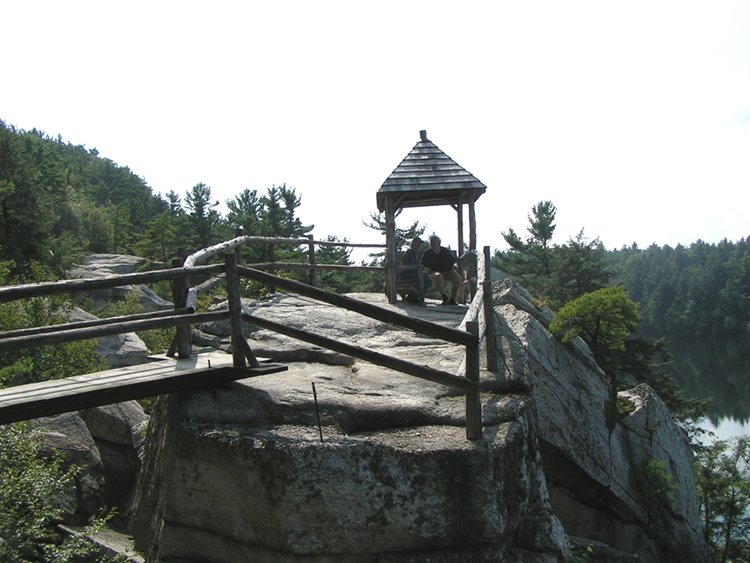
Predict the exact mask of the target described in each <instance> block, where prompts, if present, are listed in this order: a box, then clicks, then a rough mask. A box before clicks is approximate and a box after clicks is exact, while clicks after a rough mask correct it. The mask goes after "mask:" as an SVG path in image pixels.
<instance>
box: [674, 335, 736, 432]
mask: <svg viewBox="0 0 750 563" xmlns="http://www.w3.org/2000/svg"><path fill="white" fill-rule="evenodd" d="M669 347H670V350H671V352H672V356H673V360H674V375H675V377H676V378H677V381H678V382H679V383H680V385H681V386H682V388H683V389H684V390H685V393H686V394H687V395H688V396H689V397H695V398H701V399H711V403H710V404H709V407H708V417H707V420H705V421H704V422H703V423H702V424H701V427H703V428H706V429H707V430H711V431H712V432H714V433H715V434H716V435H717V438H720V439H722V440H725V439H728V438H731V437H733V436H742V435H750V338H728V339H721V340H719V339H700V340H678V341H675V342H671V343H670V346H669Z"/></svg>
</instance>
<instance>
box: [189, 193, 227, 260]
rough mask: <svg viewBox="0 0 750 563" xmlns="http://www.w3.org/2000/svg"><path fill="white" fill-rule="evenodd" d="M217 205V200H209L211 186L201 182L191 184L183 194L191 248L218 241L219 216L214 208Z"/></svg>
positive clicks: (209, 244)
mask: <svg viewBox="0 0 750 563" xmlns="http://www.w3.org/2000/svg"><path fill="white" fill-rule="evenodd" d="M218 205H219V202H218V201H211V188H210V187H209V186H207V185H206V184H204V183H202V182H201V183H198V184H196V185H195V186H193V187H192V189H191V190H189V191H188V192H187V194H186V195H185V206H186V208H187V225H188V227H189V229H190V231H189V233H190V242H191V244H192V249H193V250H199V249H201V248H206V247H208V246H211V245H212V244H215V243H217V242H219V239H220V233H219V226H220V223H221V217H220V216H219V213H218V211H216V209H215V208H216V207H217V206H218Z"/></svg>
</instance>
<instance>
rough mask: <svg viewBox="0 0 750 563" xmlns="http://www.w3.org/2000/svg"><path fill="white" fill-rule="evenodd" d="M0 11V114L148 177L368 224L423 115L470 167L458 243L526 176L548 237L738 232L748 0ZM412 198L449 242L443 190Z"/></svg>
mask: <svg viewBox="0 0 750 563" xmlns="http://www.w3.org/2000/svg"><path fill="white" fill-rule="evenodd" d="M0 22H2V23H1V27H0V30H1V31H0V53H2V73H1V74H0V119H2V120H4V121H5V122H6V124H9V125H15V126H16V127H18V128H21V129H31V128H34V127H36V128H38V129H41V130H43V131H45V132H46V133H47V134H49V135H51V136H55V137H56V136H57V135H60V136H62V138H63V139H64V140H65V141H68V142H71V143H73V144H83V145H85V146H86V147H88V148H96V149H98V150H99V153H100V155H101V156H105V157H107V158H110V159H111V160H113V161H114V162H116V163H118V164H120V165H127V166H129V167H130V168H131V169H132V170H133V171H134V172H135V173H136V174H138V175H139V176H141V177H143V178H144V179H145V180H146V182H147V183H148V184H149V185H150V186H151V187H152V188H153V189H154V190H155V191H157V192H160V193H166V192H167V191H169V190H175V191H176V192H177V193H179V194H181V195H184V193H185V192H186V191H187V190H189V189H190V188H191V187H192V186H193V185H195V184H197V183H198V182H204V183H206V184H208V185H209V186H210V187H211V189H212V193H213V195H214V196H215V197H216V199H218V200H220V201H222V202H224V201H225V200H227V199H230V198H232V197H233V196H234V194H237V193H238V192H240V191H242V190H243V189H245V188H251V189H257V190H258V191H259V192H261V193H262V192H265V190H266V188H268V187H269V186H271V185H272V184H276V185H279V184H282V183H286V184H287V185H288V186H293V187H294V188H296V190H297V193H298V194H300V195H301V196H302V206H301V208H300V210H299V211H300V215H301V218H302V219H303V221H305V222H306V223H313V224H314V225H315V230H314V234H315V235H316V237H318V238H323V237H325V236H326V235H329V234H332V235H338V236H339V237H348V238H349V239H350V240H352V241H354V242H383V241H382V240H380V238H381V237H380V236H379V235H378V234H377V233H376V232H375V231H372V230H370V229H367V228H365V227H364V226H363V225H362V222H363V220H366V219H368V217H369V214H370V213H371V212H373V211H375V210H376V205H375V194H376V192H377V190H378V188H379V187H380V185H381V184H382V183H383V181H384V180H385V179H386V177H387V176H388V175H389V174H390V173H391V172H392V171H393V169H394V168H395V167H396V166H397V165H398V164H399V162H400V161H401V159H402V158H403V157H404V156H406V154H407V153H408V152H409V151H410V150H411V148H412V147H413V146H414V144H415V143H417V142H418V141H419V131H420V129H426V130H427V133H428V137H429V138H430V140H431V141H433V142H434V143H435V144H436V145H437V146H438V147H439V148H441V149H442V150H443V151H444V152H446V153H447V154H448V155H449V156H450V157H452V158H453V159H454V160H455V161H456V162H458V163H459V164H460V165H461V166H463V167H464V168H466V169H467V170H468V171H469V172H471V173H473V174H474V175H475V176H477V177H478V178H479V179H480V180H482V181H483V182H484V183H485V184H486V185H487V192H486V194H485V195H484V196H482V197H481V198H480V199H479V201H478V202H477V223H478V231H479V233H478V234H479V246H485V245H489V246H491V247H492V248H493V249H494V248H505V244H504V242H503V241H502V237H501V231H505V230H507V229H508V227H513V228H514V229H515V230H516V231H518V232H521V233H523V234H524V235H525V228H526V226H527V219H526V216H527V214H528V212H529V210H530V209H531V206H532V205H534V204H535V203H537V202H539V201H541V200H551V201H552V202H553V203H554V204H555V205H556V207H557V209H558V212H557V231H556V233H555V235H556V236H555V241H554V242H556V243H559V244H563V243H565V242H566V240H567V239H568V238H569V237H571V236H575V235H576V234H577V233H578V231H580V230H581V229H582V228H585V232H586V235H587V236H588V238H589V239H593V238H595V237H599V238H600V239H601V241H602V242H603V243H604V244H605V246H606V247H607V248H609V249H612V248H619V247H621V246H622V245H629V244H631V243H633V242H636V243H637V244H639V245H640V246H648V245H649V244H651V243H654V242H655V243H657V244H660V245H661V244H669V245H672V246H674V245H676V244H678V243H682V244H689V243H691V242H694V241H696V240H698V239H702V240H705V241H708V242H718V241H719V240H721V239H722V238H728V239H729V240H738V239H739V238H740V237H747V236H750V221H748V219H747V218H748V208H750V189H749V187H750V150H749V149H750V3H746V2H723V1H711V2H705V1H700V2H698V1H695V2H692V1H675V2H660V1H658V0H649V1H643V2H641V1H628V2H610V1H603V0H596V1H591V2H579V1H566V2H559V1H550V2H534V1H531V2H504V1H495V2H489V1H488V2H473V1H466V0H462V1H461V2H458V1H453V2H440V1H435V0H433V1H430V2H422V1H407V0H401V1H399V2H391V1H378V2H368V3H364V2H355V1H351V0H350V1H346V2H344V1H341V2H330V1H320V0H317V1H304V2H303V1H299V2H284V1H273V2H271V1H266V2H252V1H245V2H239V1H237V2H222V1H215V0H214V1H212V2H186V1H180V2H166V1H158V2H157V1H155V0H151V1H148V2H141V1H127V2H124V1H122V2H116V1H106V2H104V1H92V2H79V1H75V0H67V1H64V2H61V1H54V2H52V1H49V2H39V1H33V0H2V2H0ZM222 211H223V210H222ZM417 218H418V219H422V221H423V222H425V223H426V224H427V227H428V234H429V233H431V232H433V231H436V232H438V233H439V234H441V235H442V236H443V240H444V241H445V242H447V243H448V244H451V245H452V246H454V247H455V244H456V240H455V238H456V237H455V229H456V227H455V224H456V221H455V212H454V211H452V210H450V209H447V208H444V209H441V208H433V211H432V212H425V211H419V210H417V211H405V212H404V213H403V214H402V215H401V216H400V217H399V219H398V220H397V224H398V225H399V226H406V225H407V224H408V223H409V222H410V221H411V220H413V219H417ZM467 238H468V236H467Z"/></svg>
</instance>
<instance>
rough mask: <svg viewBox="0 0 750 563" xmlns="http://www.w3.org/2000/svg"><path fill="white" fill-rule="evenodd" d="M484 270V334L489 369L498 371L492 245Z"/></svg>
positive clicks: (488, 250)
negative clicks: (493, 303)
mask: <svg viewBox="0 0 750 563" xmlns="http://www.w3.org/2000/svg"><path fill="white" fill-rule="evenodd" d="M483 251H484V272H480V273H481V274H482V276H483V277H482V301H483V303H484V327H485V329H484V335H485V342H486V343H487V369H488V370H489V371H491V372H493V373H494V372H496V371H497V337H496V331H495V308H494V307H493V306H492V271H491V269H490V247H489V246H485V247H484V249H483Z"/></svg>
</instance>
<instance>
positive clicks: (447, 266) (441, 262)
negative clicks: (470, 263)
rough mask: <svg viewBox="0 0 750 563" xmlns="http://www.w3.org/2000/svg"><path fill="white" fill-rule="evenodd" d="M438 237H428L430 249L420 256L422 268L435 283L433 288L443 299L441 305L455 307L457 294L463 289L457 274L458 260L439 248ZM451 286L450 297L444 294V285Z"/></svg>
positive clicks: (442, 247)
mask: <svg viewBox="0 0 750 563" xmlns="http://www.w3.org/2000/svg"><path fill="white" fill-rule="evenodd" d="M440 242H441V241H440V237H439V236H437V235H432V236H431V237H430V248H429V249H428V250H427V251H426V252H425V253H424V255H423V256H422V266H423V267H424V269H425V270H426V271H427V273H428V274H429V276H430V277H431V278H432V280H433V281H434V282H435V288H436V289H437V290H438V291H439V292H440V295H441V296H442V298H443V305H446V304H448V305H455V304H456V296H457V295H458V292H459V291H460V290H462V289H463V279H462V278H461V274H459V273H458V260H457V259H456V257H455V256H454V255H453V253H452V252H451V251H450V250H448V249H447V248H445V247H444V246H440ZM448 282H449V283H450V284H451V296H450V299H449V298H448V294H447V293H446V292H445V289H446V284H447V283H448Z"/></svg>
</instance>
